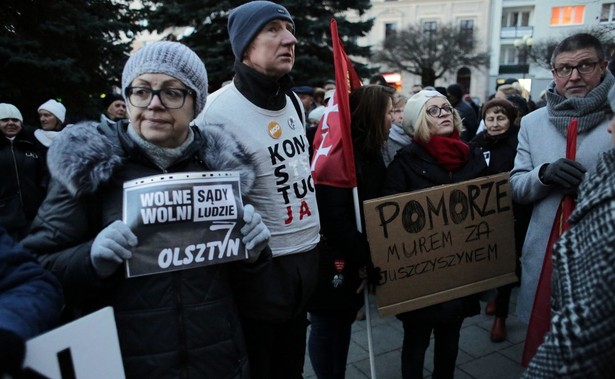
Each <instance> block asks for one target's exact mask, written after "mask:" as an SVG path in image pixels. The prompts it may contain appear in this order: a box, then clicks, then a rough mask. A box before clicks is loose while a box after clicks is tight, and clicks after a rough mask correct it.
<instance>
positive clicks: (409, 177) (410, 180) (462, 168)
mask: <svg viewBox="0 0 615 379" xmlns="http://www.w3.org/2000/svg"><path fill="white" fill-rule="evenodd" d="M461 126H462V123H461V118H460V117H459V114H458V113H457V112H456V111H455V109H454V108H453V107H452V106H451V104H450V103H449V102H448V100H447V98H446V97H445V96H443V95H442V94H440V93H439V92H437V91H428V90H423V91H420V92H418V93H417V94H415V95H414V96H412V97H411V98H410V99H409V100H408V102H407V103H406V106H405V108H404V121H403V125H402V127H403V129H404V130H405V132H406V133H407V134H408V135H409V136H411V137H412V144H410V145H408V146H406V147H404V148H402V149H401V150H400V151H399V152H398V153H397V155H396V156H395V159H394V160H393V162H391V164H390V165H389V166H388V168H387V172H386V179H385V183H384V194H385V195H393V194H397V193H402V192H411V191H416V190H420V189H424V188H429V187H433V186H438V185H442V184H451V183H458V182H462V181H466V180H470V179H474V178H477V177H480V176H484V175H487V174H488V171H487V170H488V168H487V165H486V163H485V159H484V158H483V153H482V150H481V149H480V148H474V147H470V146H468V145H467V144H466V143H465V142H463V141H462V140H461V139H460V137H459V136H460V132H461V129H462V127H461ZM479 312H480V305H479V301H478V295H471V296H466V297H463V298H460V299H454V300H450V301H446V302H444V303H440V304H435V305H431V306H428V307H425V308H421V309H417V310H414V311H411V312H405V313H401V314H399V315H397V318H398V319H400V320H401V321H402V323H403V327H404V341H403V346H402V354H401V358H402V365H401V366H402V378H404V379H408V378H413V379H414V378H423V365H424V361H425V351H426V350H427V348H428V347H429V341H430V338H431V334H432V332H433V334H434V339H435V349H434V359H433V362H434V368H433V373H432V378H434V379H442V378H453V376H454V372H455V361H456V360H457V352H458V345H459V332H460V330H461V324H462V323H463V319H464V318H465V317H469V316H473V315H476V314H478V313H479Z"/></svg>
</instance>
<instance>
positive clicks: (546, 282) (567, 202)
mask: <svg viewBox="0 0 615 379" xmlns="http://www.w3.org/2000/svg"><path fill="white" fill-rule="evenodd" d="M577 125H578V121H577V119H576V118H573V119H572V121H570V124H569V125H568V129H567V133H566V159H572V160H575V159H576V156H577V154H576V152H577ZM573 210H574V199H573V198H572V196H570V195H566V196H564V197H563V198H562V201H561V202H560V204H559V207H558V208H557V213H556V214H555V219H554V221H553V226H552V228H551V234H550V235H549V242H548V244H547V250H546V252H545V257H544V260H543V263H542V270H541V271H540V279H539V280H538V286H537V287H536V295H535V297H534V305H533V307H532V314H531V315H530V324H529V325H528V328H527V334H526V337H525V345H524V346H523V355H522V356H521V365H522V366H523V367H527V366H528V365H529V364H530V361H531V360H532V358H533V357H534V355H536V352H537V351H538V347H539V346H540V345H541V344H542V343H543V342H544V338H545V334H547V332H548V331H549V328H550V326H551V274H552V273H553V261H552V259H551V257H552V251H553V244H555V242H557V240H558V239H559V237H560V236H561V235H562V234H563V233H564V232H565V231H566V229H568V227H569V225H568V217H570V214H571V213H572V211H573Z"/></svg>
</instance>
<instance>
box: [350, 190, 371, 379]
mask: <svg viewBox="0 0 615 379" xmlns="http://www.w3.org/2000/svg"><path fill="white" fill-rule="evenodd" d="M352 201H353V204H354V217H355V222H356V224H357V230H358V231H359V232H360V233H363V227H362V226H361V212H360V209H361V208H359V191H358V190H357V187H356V186H355V187H353V188H352ZM363 304H364V307H365V322H366V326H367V328H366V329H367V350H368V352H369V354H368V355H369V371H370V374H371V378H372V379H376V359H375V357H374V343H373V340H372V316H371V312H370V308H369V285H366V286H365V287H364V288H363Z"/></svg>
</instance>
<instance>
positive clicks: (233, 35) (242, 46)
mask: <svg viewBox="0 0 615 379" xmlns="http://www.w3.org/2000/svg"><path fill="white" fill-rule="evenodd" d="M273 20H285V21H288V22H290V23H292V24H293V28H294V27H295V22H294V21H293V18H292V17H291V16H290V13H288V10H287V9H286V8H284V7H283V6H281V5H279V4H276V3H272V2H270V1H252V2H249V3H246V4H243V5H240V6H238V7H237V8H235V9H233V10H232V11H231V14H230V15H229V18H228V25H227V28H228V34H229V39H230V40H231V47H232V48H233V54H235V59H236V60H238V61H240V62H241V60H242V59H243V54H244V53H245V51H246V49H247V48H248V46H249V45H250V43H251V42H252V40H253V39H254V37H256V35H257V34H258V33H260V31H261V29H262V28H263V27H264V26H265V25H266V24H267V23H268V22H270V21H273Z"/></svg>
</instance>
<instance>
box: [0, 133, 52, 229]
mask: <svg viewBox="0 0 615 379" xmlns="http://www.w3.org/2000/svg"><path fill="white" fill-rule="evenodd" d="M35 141H36V140H35V138H34V133H33V130H32V129H30V128H28V127H26V126H24V127H23V128H22V130H21V131H20V132H19V133H18V134H17V135H16V136H15V139H13V141H11V140H9V139H8V138H5V137H4V135H3V134H2V133H0V172H2V180H0V226H2V227H4V228H6V229H7V230H8V232H9V234H10V235H11V237H13V238H15V239H21V238H23V236H24V235H25V232H26V231H27V230H28V227H29V225H30V222H31V221H32V219H33V218H34V216H35V215H36V211H37V210H38V207H39V205H40V204H41V202H42V201H43V199H44V198H45V190H46V188H45V178H46V168H45V151H44V150H42V149H41V148H40V145H38V144H37V143H36V142H35Z"/></svg>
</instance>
